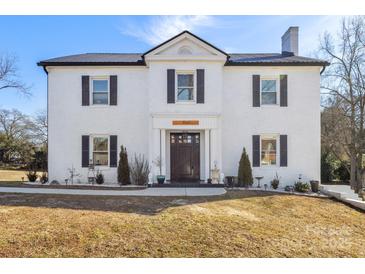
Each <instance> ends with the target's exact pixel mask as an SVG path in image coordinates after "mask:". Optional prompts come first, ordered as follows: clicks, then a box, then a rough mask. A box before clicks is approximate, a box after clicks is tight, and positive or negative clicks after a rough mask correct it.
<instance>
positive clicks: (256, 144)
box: [252, 135, 260, 167]
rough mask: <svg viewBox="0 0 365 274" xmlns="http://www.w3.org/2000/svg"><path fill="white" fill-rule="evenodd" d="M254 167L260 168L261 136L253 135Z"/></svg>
mask: <svg viewBox="0 0 365 274" xmlns="http://www.w3.org/2000/svg"><path fill="white" fill-rule="evenodd" d="M252 166H253V167H259V166H260V135H252Z"/></svg>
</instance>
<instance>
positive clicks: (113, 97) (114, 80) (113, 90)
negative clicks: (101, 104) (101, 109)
mask: <svg viewBox="0 0 365 274" xmlns="http://www.w3.org/2000/svg"><path fill="white" fill-rule="evenodd" d="M109 85H110V87H109V89H110V103H109V104H110V105H111V106H116V105H117V100H118V77H117V75H111V76H110V83H109Z"/></svg>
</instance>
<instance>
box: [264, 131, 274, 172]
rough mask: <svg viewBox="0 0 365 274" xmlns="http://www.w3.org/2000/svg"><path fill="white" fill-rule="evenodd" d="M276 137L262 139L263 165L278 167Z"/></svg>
mask: <svg viewBox="0 0 365 274" xmlns="http://www.w3.org/2000/svg"><path fill="white" fill-rule="evenodd" d="M276 139H277V138H276V137H274V136H273V137H261V165H262V166H274V165H276V147H277V145H276V144H277V142H276Z"/></svg>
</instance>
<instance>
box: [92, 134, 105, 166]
mask: <svg viewBox="0 0 365 274" xmlns="http://www.w3.org/2000/svg"><path fill="white" fill-rule="evenodd" d="M94 138H107V139H108V149H107V153H108V164H107V165H95V163H94V152H98V151H94ZM89 146H90V152H89V159H90V161H91V162H92V164H93V165H94V166H95V167H109V165H110V136H109V135H99V134H95V135H90V144H89ZM99 152H104V151H99Z"/></svg>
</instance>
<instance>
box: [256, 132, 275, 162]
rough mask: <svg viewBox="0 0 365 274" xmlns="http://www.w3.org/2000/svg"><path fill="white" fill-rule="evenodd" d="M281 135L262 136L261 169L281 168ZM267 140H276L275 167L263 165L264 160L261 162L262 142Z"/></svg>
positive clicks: (268, 134) (266, 134)
mask: <svg viewBox="0 0 365 274" xmlns="http://www.w3.org/2000/svg"><path fill="white" fill-rule="evenodd" d="M279 137H280V134H278V133H271V134H270V133H264V134H260V167H262V168H271V167H280V163H279V161H280V155H279V154H280V147H279V146H280V138H279ZM265 139H266V140H267V139H271V140H273V139H274V140H275V142H276V151H275V165H263V164H262V160H261V155H262V140H265Z"/></svg>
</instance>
